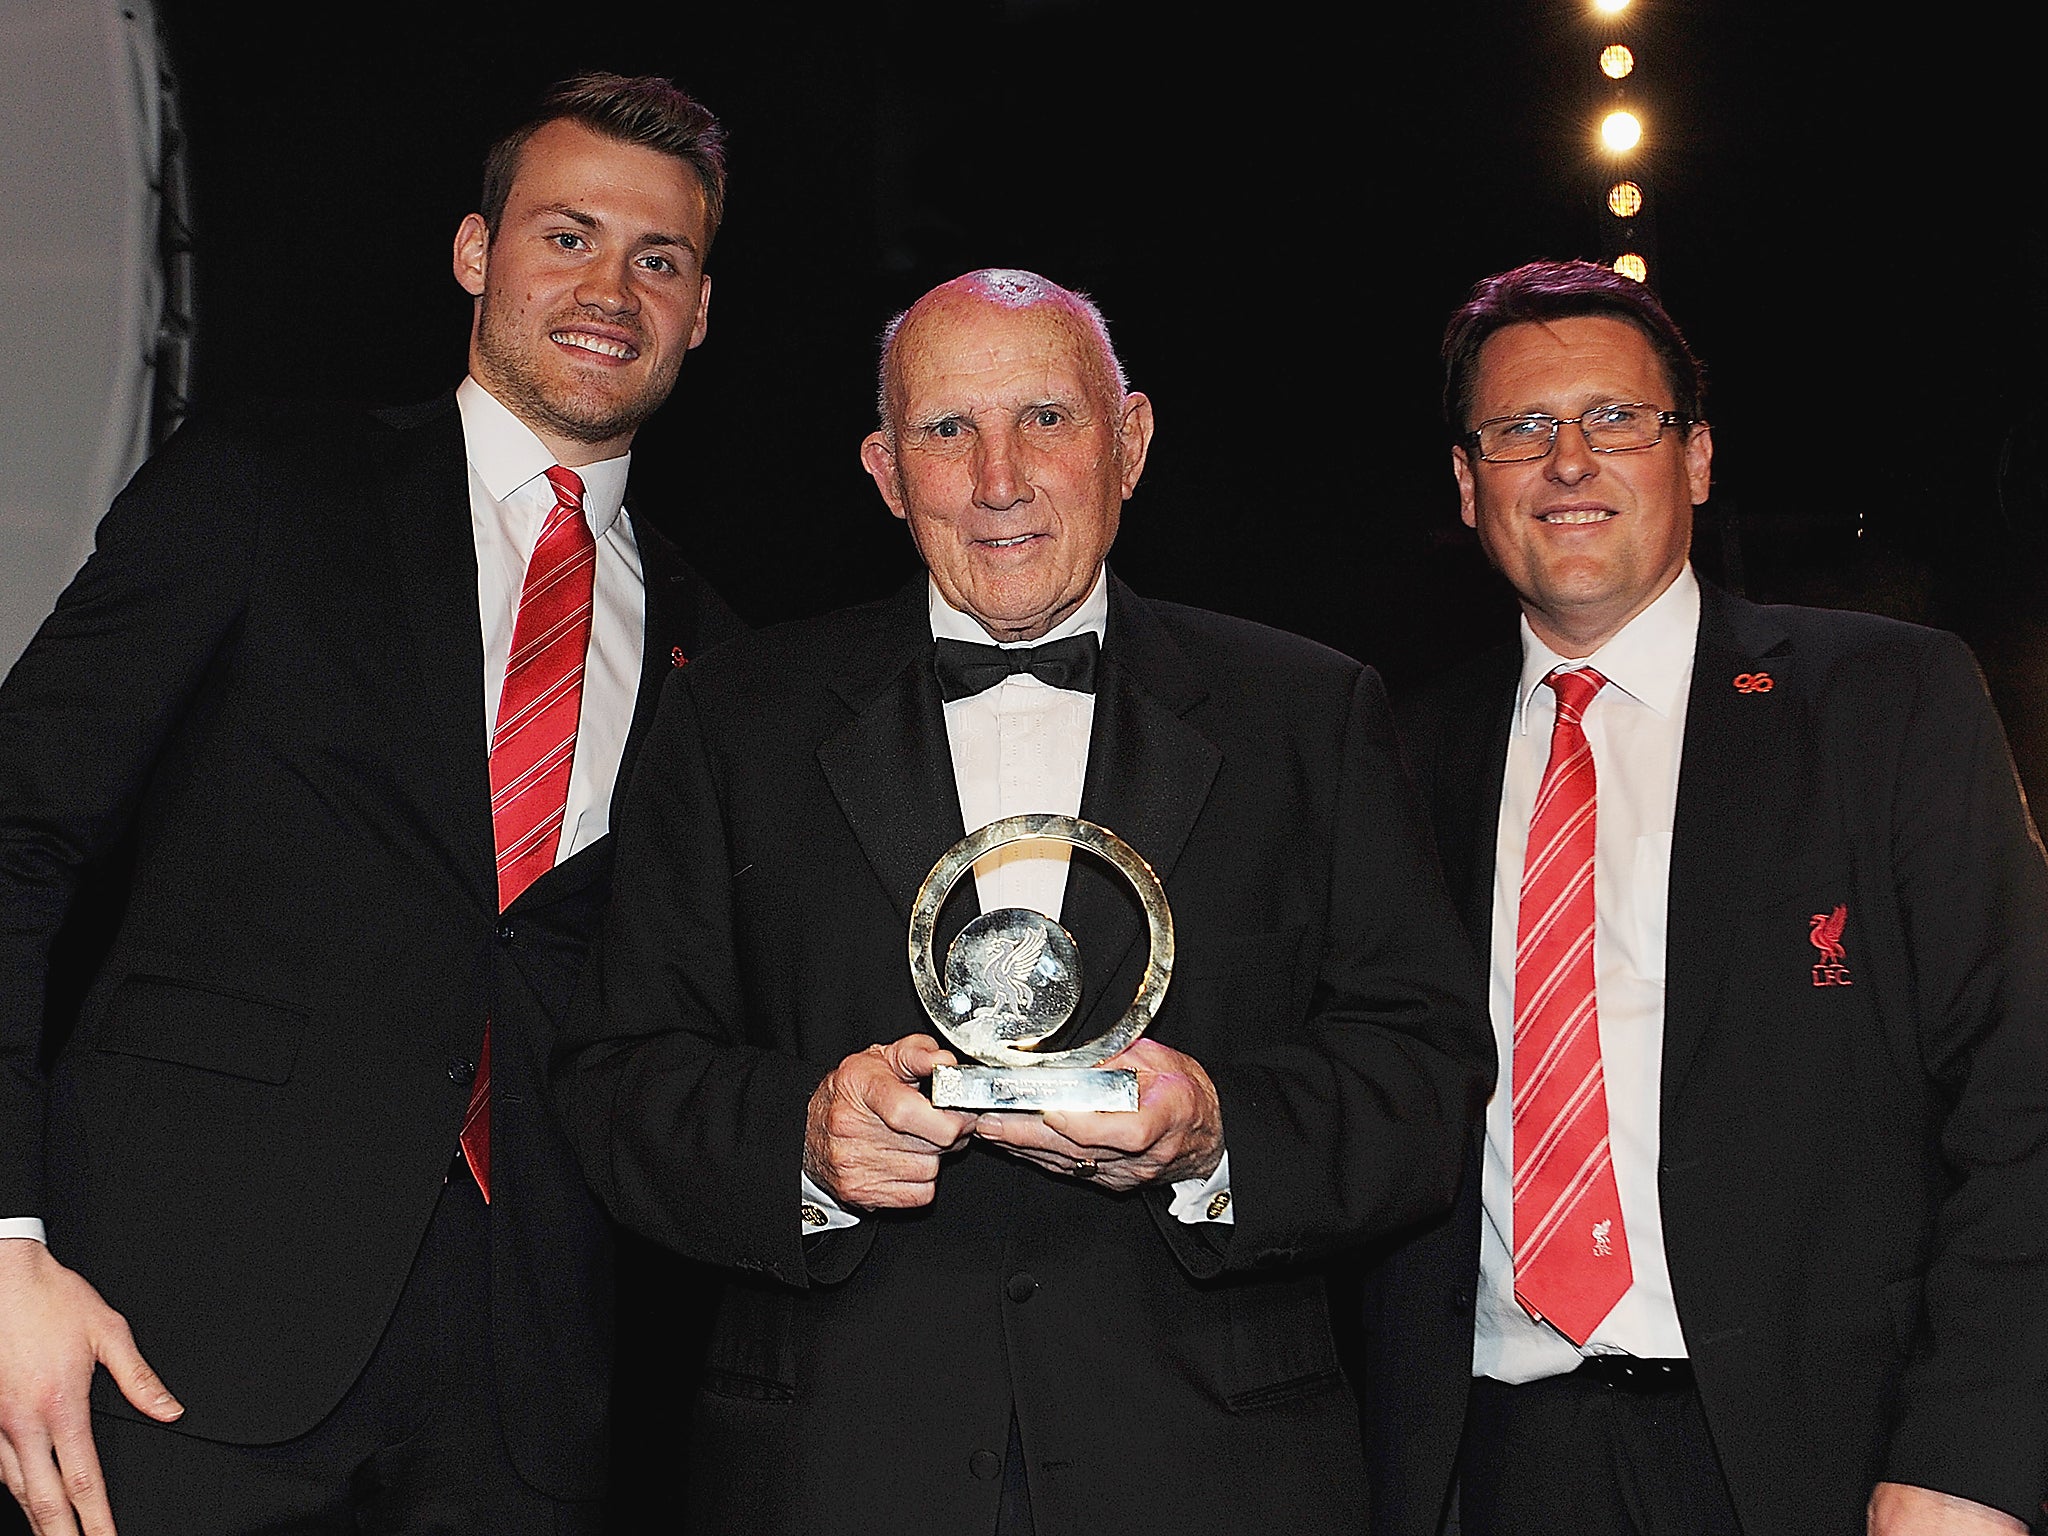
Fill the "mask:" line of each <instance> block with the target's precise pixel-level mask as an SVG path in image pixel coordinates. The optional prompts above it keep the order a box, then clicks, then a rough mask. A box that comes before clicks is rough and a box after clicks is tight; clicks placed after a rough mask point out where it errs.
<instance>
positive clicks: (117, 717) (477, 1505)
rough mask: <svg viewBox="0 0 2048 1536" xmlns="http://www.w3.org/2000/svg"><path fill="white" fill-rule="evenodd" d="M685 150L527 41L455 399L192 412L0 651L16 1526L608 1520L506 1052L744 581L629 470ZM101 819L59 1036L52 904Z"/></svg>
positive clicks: (472, 277) (526, 1527) (8, 1336)
mask: <svg viewBox="0 0 2048 1536" xmlns="http://www.w3.org/2000/svg"><path fill="white" fill-rule="evenodd" d="M723 193H724V164H723V151H722V134H721V131H720V129H719V127H718V125H717V123H716V121H715V120H714V119H713V118H712V117H711V115H710V114H709V113H708V112H706V111H705V110H704V109H703V108H702V107H701V106H699V105H698V104H697V103H696V102H694V101H692V100H691V99H690V98H688V97H687V96H685V95H684V94H683V93H681V92H680V91H678V90H676V89H675V87H674V86H672V85H671V84H669V83H668V82H667V81H663V80H656V79H651V78H641V79H627V78H622V77H618V76H586V77H580V78H578V79H576V80H572V81H569V82H567V83H565V84H564V85H563V86H561V87H559V88H558V89H557V90H556V91H555V92H554V93H553V94H552V95H551V96H550V97H549V98H548V99H547V100H546V101H545V102H544V104H543V105H542V108H541V110H540V113H539V115H538V116H537V117H536V118H535V119H534V120H533V121H531V122H529V123H528V124H526V125H525V126H523V127H522V128H520V129H519V130H517V131H516V132H514V133H513V134H511V135H509V136H508V137H507V138H506V139H505V140H503V141H502V142H501V143H500V144H499V145H498V146H496V148H494V150H493V151H492V154H491V157H490V160H489V162H488V164H487V166H486V170H485V185H484V196H483V206H482V210H481V212H479V213H476V214H472V215H470V216H469V217H468V218H466V219H464V220H463V221H462V226H461V228H460V229H459V230H458V232H457V234H456V239H455V249H454V271H455V276H456V279H457V281H458V282H459V283H461V285H462V286H463V287H464V289H465V290H466V291H468V292H469V293H470V294H472V295H473V296H474V297H475V300H476V304H475V309H474V319H473V324H472V330H471V339H470V349H469V377H468V378H467V379H466V380H464V382H463V383H462V385H461V387H460V388H459V389H457V390H456V391H455V392H454V394H453V396H452V397H449V398H444V399H442V400H440V401H438V402H435V403H434V404H433V405H431V406H428V407H424V408H420V409H415V410H409V411H399V412H378V413H367V412H365V413H362V414H353V413H347V412H340V413H336V412H322V413H319V414H314V413H310V412H306V411H302V410H274V411H268V410H266V411H261V412H253V411H252V412H249V413H246V414H245V415H243V416H241V417H238V418H237V419H235V420H231V421H225V422H220V423H216V424H213V425H210V426H209V425H198V426H194V427H192V428H190V429H188V430H186V431H184V432H182V433H180V434H179V435H178V437H177V438H175V439H174V440H172V441H171V442H170V443H168V444H166V445H165V447H164V448H163V449H162V450H161V451H160V452H159V453H158V454H157V455H156V456H155V457H154V458H153V459H152V460H151V461H150V462H149V463H148V464H147V465H146V466H144V468H143V470H142V471H141V472H140V473H139V474H138V475H137V476H136V478H135V480H134V482H133V483H132V484H131V485H130V487H129V488H128V489H127V490H126V491H125V492H124V493H123V494H122V496H121V498H120V499H119V500H118V501H117V502H116V504H115V506H114V508H113V510H112V511H111V512H110V513H109V514H108V516H107V518H106V521H105V522H104V523H103V524H102V525H101V528H100V532H99V540H98V548H97V550H96V552H95V554H94V555H93V557H92V558H91V560H90V561H88V562H87V564H86V566H85V568H84V569H83V570H82V571H81V572H80V574H79V576H78V578H77V580H76V581H74V582H73V584H72V585H71V587H70V589H69V590H68V591H67V592H66V593H65V594H64V596H63V597H62V598H61V599H60V600H59V603H58V606H57V609H56V611H55V613H54V614H53V615H52V616H51V618H50V619H49V620H48V622H47V623H45V625H44V626H43V628H42V630H41V632H40V633H39V634H38V635H37V637H36V639H35V640H34V642H33V643H32V644H31V645H30V647H29V649H28V650H27V652H26V653H25V654H24V656H23V657H22V659H21V661H20V662H19V664H18V665H17V666H16V667H15V668H14V670H13V672H12V674H11V675H10V676H9V678H8V679H7V682H6V684H5V686H4V687H0V912H4V913H5V914H6V915H5V918H4V919H0V1058H4V1060H5V1063H6V1067H7V1071H6V1073H5V1075H4V1077H0V1216H4V1217H5V1218H6V1220H5V1222H4V1223H0V1233H4V1234H5V1236H4V1237H0V1476H4V1478H5V1480H6V1482H7V1484H8V1486H9V1488H10V1489H11V1490H12V1491H13V1492H14V1494H15V1496H16V1497H17V1499H19V1500H20V1502H21V1503H22V1505H23V1506H24V1508H25V1509H27V1510H28V1512H29V1515H30V1518H31V1520H32V1522H33V1523H34V1525H35V1526H36V1529H37V1530H38V1532H55V1531H69V1530H72V1529H73V1528H74V1527H73V1523H72V1522H73V1519H74V1517H75V1518H76V1520H77V1522H78V1523H79V1525H80V1526H82V1528H83V1529H84V1530H85V1531H86V1532H87V1533H90V1536H104V1533H109V1532H112V1531H113V1530H114V1520H115V1518H116V1517H118V1519H119V1522H120V1529H121V1531H122V1532H124V1533H126V1536H146V1533H150V1532H161V1533H165V1536H173V1533H175V1536H190V1533H192V1532H195V1531H201V1530H204V1531H207V1532H235V1531H245V1530H246V1531H253V1530H276V1529H282V1528H285V1527H286V1526H289V1528H291V1529H293V1530H329V1529H332V1530H336V1531H344V1530H346V1531H354V1530H357V1529H359V1528H375V1529H380V1530H382V1529H389V1530H401V1529H402V1530H413V1529H427V1528H431V1529H434V1530H447V1531H463V1532H475V1533H478V1536H484V1533H489V1536H506V1533H516V1532H525V1531H533V1532H541V1531H545V1532H551V1533H552V1532H556V1531H558V1530H589V1529H594V1528H595V1521H596V1518H597V1512H598V1508H599V1506H598V1503H597V1502H596V1501H597V1500H598V1499H599V1497H600V1495H601V1494H602V1492H603V1485H604V1439H605V1410H606V1406H607V1395H608V1384H609V1373H610V1349H611V1339H610V1327H611V1324H610V1301H611V1297H610V1290H611V1257H610V1247H609V1243H608V1239H607V1235H606V1226H605V1222H604V1219H603V1216H602V1213H601V1211H600V1210H599V1209H598V1207H597V1206H596V1205H595V1203H594V1202H593V1200H592V1199H591V1197H590V1195H589V1193H588V1192H587V1189H586V1187H585V1185H584V1183H583V1181H582V1179H581V1176H580V1175H579V1173H578V1171H577V1168H576V1165H575V1162H574V1160H573V1157H572V1155H571V1153H570V1150H569V1147H568V1145H567V1143H566V1142H565V1141H564V1139H563V1137H562V1134H561V1131H560V1129H559V1127H558V1126H557V1123H556V1120H555V1117H554V1113H553V1110H552V1108H551V1106H550V1104H549V1101H548V1099H547V1096H546V1093H545V1091H544V1090H545V1081H544V1079H545V1070H544V1069H545V1061H546V1057H547V1053H548V1049H549V1040H550V1030H551V1027H552V1018H553V1015H554V1013H555V1011H556V1010H557V1009H558V1008H559V1007H560V1006H561V1004H562V1002H563V1001H564V999H565V997H566V994H567V993H568V991H569V989H570V986H571V984H572V982H573V980H574V977H575V974H576V971H577V969H578V967H579V964H580V961H581V956H582V953H583V950H584V948H585V946H586V945H587V943H588V941H589V938H590V935H591V933H592V931H593V930H594V927H595V924H596V920H597V916H598V914H599V912H600V911H601V909H602V902H603V897H604V894H605V891H606V888H607V886H608V884H609V876H610V865H611V844H610V839H609V837H608V836H607V832H608V824H609V819H610V810H609V808H610V804H611V800H612V793H613V789H614V786H615V785H616V784H619V783H623V781H624V773H625V771H626V768H627V766H628V765H629V764H630V761H631V759H632V756H633V754H634V751H635V750H636V749H637V747H638V744H639V741H640V737H641V734H642V732H643V730H644V728H645V726H646V725H647V723H648V721H649V720H650V719H651V716H652V713H653V705H654V699H655V696H656V693H657V692H658V689H659V685H660V683H661V682H662V680H663V679H665V678H666V677H667V676H668V675H669V674H670V673H671V672H672V671H673V670H674V668H675V666H676V665H677V664H679V663H680V661H681V660H682V659H683V658H685V657H689V656H694V655H696V654H697V653H698V652H699V651H700V650H701V649H702V648H704V647H705V646H707V645H709V644H711V643H712V642H714V641H716V640H717V639H719V638H722V637H723V636H725V635H726V634H728V633H731V632H733V631H734V630H735V629H737V627H738V626H737V624H736V622H735V621H734V620H733V618H732V617H731V615H730V614H729V613H728V611H727V610H726V608H725V607H724V605H723V604H722V603H720V602H719V600H718V599H717V598H716V597H715V596H714V595H713V594H712V593H711V592H710V591H709V590H708V589H707V588H706V587H705V586H704V584H703V583H702V582H701V581H700V580H699V579H698V578H697V577H696V576H695V575H694V574H693V573H692V572H691V571H690V570H689V569H688V568H687V567H686V566H685V565H684V564H683V563H682V561H681V559H680V558H679V557H678V556H677V554H676V553H675V551H674V550H673V549H672V548H671V547H670V546H669V545H668V544H667V543H666V541H664V540H663V539H662V538H661V537H660V536H659V535H658V534H656V533H655V532H654V530H653V529H651V528H649V527H647V526H645V525H644V524H641V523H638V522H636V521H635V519H633V518H632V517H631V515H630V514H628V513H627V512H626V511H625V510H624V508H623V497H624V493H625V485H626V473H627V466H628V463H629V458H628V449H629V447H630V444H631V442H632V440H633V435H634V432H635V431H636V429H637V428H638V427H639V425H640V424H641V422H643V421H644V420H645V419H646V418H647V417H648V415H650V414H651V413H652V412H653V411H654V410H655V408H656V407H657V406H659V405H660V403H661V402H662V400H663V399H664V398H665V397H666V396H667V394H668V392H669V388H670V386H671V385H672V384H673V382H674V380H675V377H676V370H677V368H678V367H679V365H680V364H681V361H682V358H683V354H684V353H685V352H687V351H688V350H689V349H690V348H692V347H694V346H696V345H697V344H698V342H700V341H701V340H702V339H703V336H704V329H705V318H706V306H707V302H708V299H709V292H710V280H709V278H708V277H707V276H706V275H705V272H704V265H703V264H704V259H705V256H706V254H707V252H708V251H709V249H710V245H711V239H712V236H713V234H714V233H715V231H716V229H717V225H718V219H719V213H720V208H721V205H722V202H723ZM130 828H132V829H133V831H134V836H135V847H136V855H135V870H134V876H133V881H132V887H131V889H130V891H129V894H128V899H127V905H126V912H125V915H124V917H123V920H122V922H121V924H120V927H119V930H118V932H117V933H115V934H114V936H113V938H112V942H111V947H110V950H109V952H108V954H107V957H106V959H105V962H104V964H103V966H102V967H101V969H100V970H99V972H98V974H97V976H96V978H95V980H94V983H93V986H92V988H91V991H90V994H89V996H88V998H87V1000H86V1003H85V1005H84V1008H83V1011H82V1014H81V1017H80V1019H79V1021H78V1024H77V1027H76V1029H75V1031H74V1032H73V1033H72V1035H71V1037H70V1039H69V1040H68V1042H66V1043H65V1044H64V1045H63V1048H62V1050H61V1053H59V1054H57V1056H56V1059H55V1060H54V1062H53V1063H49V1064H48V1065H47V1066H46V1065H45V1055H46V1052H45V1043H44V1040H43V1022H44V1021H43V1014H44V988H45V981H46V960H47V955H48V951H49V946H50V940H51V936H52V935H53V934H54V933H55V931H56V929H57V927H58V925H59V924H60V922H61V921H62V920H63V917H64V914H65V910H66V906H67V902H68V900H69V898H70V896H71V893H72V892H73V890H74V889H75V888H76V886H77V884H78V882H79V879H80V878H81V876H82V874H83V873H84V872H85V871H86V869H87V868H88V867H89V866H90V865H91V863H92V862H93V860H94V859H95V857H96V856H98V855H99V854H100V853H101V852H102V851H103V850H105V849H106V848H108V847H109V845H110V844H112V843H113V842H114V840H115V839H116V838H118V837H120V836H121V835H122V834H123V832H124V831H126V830H127V829H130ZM458 1148H459V1150H458ZM46 1241H47V1246H46ZM145 1361H146V1362H147V1363H145ZM95 1362H98V1363H99V1364H102V1365H104V1366H105V1367H106V1374H104V1375H102V1376H100V1377H99V1378H98V1379H97V1380H93V1377H94V1365H95ZM152 1367H153V1368H154V1369H152ZM89 1381H92V1392H91V1398H90V1401H91V1412H90V1414H89V1415H88V1412H87V1401H88V1393H87V1387H88V1382H89ZM103 1473H104V1477H103ZM358 1522H363V1523H364V1524H362V1525H359V1523H358Z"/></svg>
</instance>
